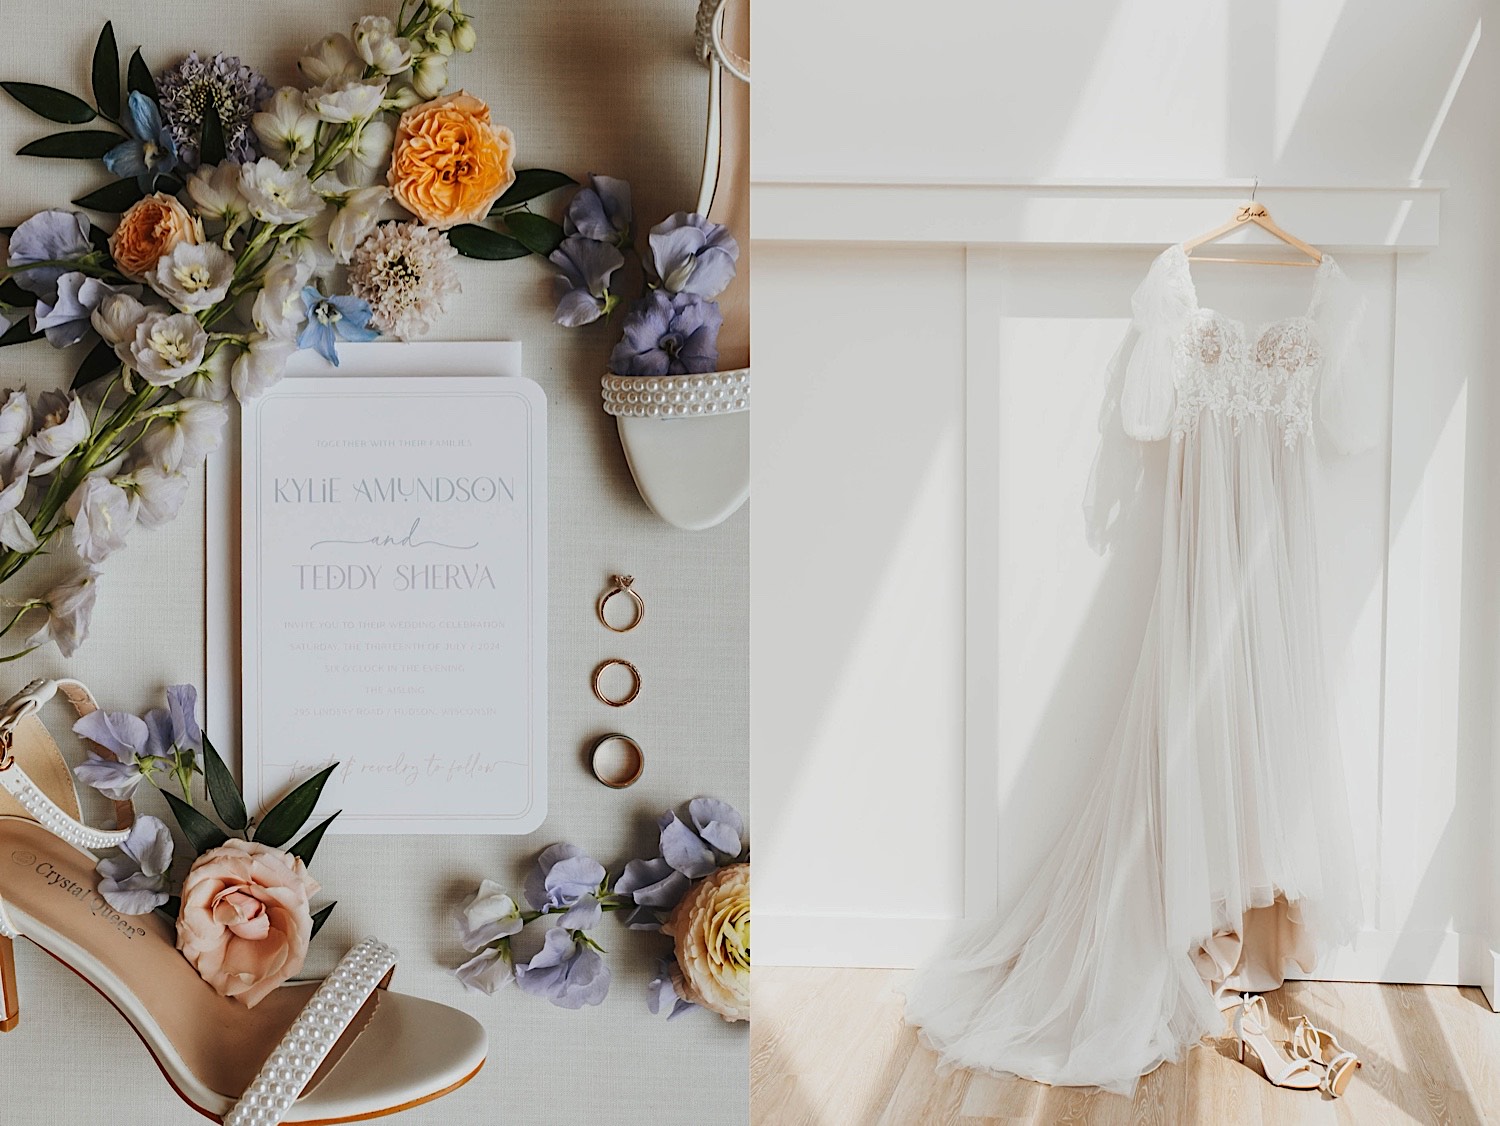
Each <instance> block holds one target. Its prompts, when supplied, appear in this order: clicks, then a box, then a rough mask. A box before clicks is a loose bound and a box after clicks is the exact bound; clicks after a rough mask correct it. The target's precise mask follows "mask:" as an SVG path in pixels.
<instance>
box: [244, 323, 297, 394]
mask: <svg viewBox="0 0 1500 1126" xmlns="http://www.w3.org/2000/svg"><path fill="white" fill-rule="evenodd" d="M296 351H297V342H296V341H295V340H285V339H281V340H278V339H274V338H272V337H260V338H252V339H251V341H250V348H249V350H248V351H246V352H244V353H243V354H242V355H241V356H240V358H239V359H237V360H235V362H234V371H233V373H232V374H231V375H230V382H231V385H232V386H233V387H234V394H235V398H237V399H239V401H240V402H242V403H243V402H247V401H249V400H250V399H254V398H255V397H256V396H258V395H261V394H264V393H265V392H266V391H267V390H269V389H270V388H272V387H274V386H275V385H276V384H278V383H280V382H281V377H282V376H283V375H285V374H286V364H287V361H288V360H290V359H291V358H292V354H293V353H294V352H296Z"/></svg>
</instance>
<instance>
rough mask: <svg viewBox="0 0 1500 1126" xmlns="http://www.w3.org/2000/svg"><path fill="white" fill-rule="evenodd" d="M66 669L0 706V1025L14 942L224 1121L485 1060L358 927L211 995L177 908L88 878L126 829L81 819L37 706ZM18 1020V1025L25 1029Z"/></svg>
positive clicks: (354, 1106)
mask: <svg viewBox="0 0 1500 1126" xmlns="http://www.w3.org/2000/svg"><path fill="white" fill-rule="evenodd" d="M57 696H61V697H62V698H63V699H65V700H66V701H67V702H68V703H70V704H72V706H73V708H74V710H75V711H76V712H77V713H78V715H79V716H80V717H81V716H84V715H87V714H89V713H90V712H93V711H95V710H96V709H97V706H98V705H97V704H96V703H95V702H94V697H93V696H92V695H91V694H90V693H89V691H88V689H87V688H85V687H84V686H83V685H81V684H79V683H78V682H77V681H72V680H61V681H36V682H33V683H32V684H30V685H28V686H27V687H26V688H25V689H23V690H22V692H21V693H20V694H19V695H17V696H15V697H13V698H12V699H11V700H10V701H9V702H8V703H7V704H5V705H4V706H3V708H0V1031H3V1032H13V1030H15V1029H16V1028H17V1027H18V1026H19V1024H20V999H19V992H18V990H17V987H16V964H15V957H14V945H13V944H14V941H15V940H16V939H18V938H25V939H27V940H29V941H31V942H32V943H34V944H35V945H37V946H38V947H40V948H41V949H42V950H43V951H44V952H46V953H47V954H49V955H51V956H52V957H53V958H55V959H56V960H57V961H59V962H61V963H62V964H63V965H65V966H66V967H68V969H70V970H72V971H73V972H74V973H76V974H78V976H79V977H81V978H83V979H84V980H85V981H86V982H88V983H89V984H90V985H91V986H93V987H94V989H95V991H97V992H98V993H99V994H100V995H101V996H102V997H103V998H104V999H105V1000H106V1001H108V1002H109V1003H110V1004H111V1005H113V1006H114V1008H115V1009H117V1010H118V1011H119V1013H120V1015H121V1016H123V1017H124V1018H125V1020H126V1021H127V1022H128V1023H129V1024H130V1026H131V1028H132V1029H133V1030H134V1031H135V1033H136V1035H137V1036H139V1037H140V1039H141V1042H142V1043H143V1044H144V1045H145V1046H146V1049H147V1051H149V1052H150V1053H151V1056H152V1058H153V1060H154V1061H155V1062H156V1065H157V1067H158V1068H159V1069H160V1070H161V1073H162V1075H163V1077H164V1078H165V1079H166V1080H167V1082H168V1083H169V1084H170V1085H171V1087H172V1089H173V1090H175V1091H176V1092H177V1094H178V1095H179V1096H181V1098H182V1099H183V1100H184V1101H185V1102H187V1103H188V1104H189V1105H190V1106H192V1107H193V1108H194V1109H195V1110H197V1111H199V1112H200V1113H201V1114H203V1115H205V1116H206V1117H208V1118H210V1119H213V1120H214V1121H217V1122H223V1123H225V1124H226V1126H274V1124H276V1123H283V1122H284V1123H298V1124H300V1126H312V1124H313V1123H332V1122H349V1121H355V1120H361V1119H367V1118H377V1117H380V1116H382V1115H386V1114H392V1113H395V1112H396V1111H399V1110H404V1109H406V1108H407V1107H411V1106H415V1105H417V1104H418V1103H424V1102H427V1101H429V1100H431V1099H435V1098H437V1097H438V1096H439V1095H443V1094H446V1093H447V1092H448V1091H451V1090H453V1089H455V1088H456V1087H459V1086H462V1085H463V1084H464V1083H465V1082H467V1081H468V1080H469V1079H471V1078H473V1076H474V1075H475V1074H476V1073H477V1072H478V1071H479V1069H480V1067H481V1066H482V1065H483V1064H484V1060H485V1055H486V1051H487V1047H486V1039H485V1032H484V1029H483V1027H482V1026H481V1025H480V1024H479V1023H478V1022H477V1021H475V1020H474V1019H473V1018H472V1017H470V1016H468V1015H467V1014H466V1013H463V1012H460V1011H458V1010H457V1009H452V1008H449V1007H448V1006H446V1005H440V1004H437V1003H435V1002H432V1001H425V1000H422V999H420V998H417V997H410V996H407V995H405V994H402V993H394V992H391V991H390V989H389V986H390V981H391V975H392V974H393V973H394V971H395V966H396V952H395V951H394V950H392V949H391V948H390V947H389V946H387V945H385V944H384V943H383V942H380V941H378V940H377V939H374V938H367V939H365V940H364V941H362V942H360V943H359V944H358V945H356V946H355V947H354V948H353V949H352V950H350V951H349V952H348V953H347V954H346V955H344V957H343V958H342V959H341V960H340V961H339V963H338V965H337V966H336V968H335V969H334V971H333V972H332V973H331V974H330V975H329V976H328V977H326V978H324V979H323V980H322V981H301V982H298V981H292V982H288V983H287V984H285V985H282V986H280V987H279V988H275V989H272V990H271V991H270V994H269V995H268V996H266V997H265V998H264V999H263V1000H261V1001H259V1003H258V1004H256V1005H255V1006H254V1007H253V1008H252V1007H247V1006H246V1005H245V1004H243V1003H242V1002H240V1001H237V1000H234V999H231V998H227V997H222V996H220V995H219V993H218V992H216V991H215V990H214V989H213V988H212V987H211V986H210V985H209V984H208V982H206V981H205V980H204V979H203V978H202V977H200V976H199V974H198V972H197V970H196V969H194V967H193V965H192V964H191V963H189V962H188V960H187V959H186V958H184V957H183V955H182V954H181V953H179V952H178V949H177V942H176V933H175V930H174V926H173V924H172V922H170V921H169V920H167V919H166V918H164V917H163V916H162V915H160V914H158V913H156V912H152V913H150V914H146V915H122V914H120V913H118V912H117V911H115V910H114V909H112V908H111V907H110V906H109V905H108V903H107V902H106V901H105V899H104V897H103V896H102V895H101V894H100V892H99V875H98V873H97V872H96V871H95V865H96V863H97V862H98V858H97V857H96V856H95V855H94V853H93V851H92V850H94V849H104V848H114V847H118V846H119V845H121V844H123V843H124V842H125V840H126V838H127V837H128V836H129V825H130V821H131V818H132V816H133V815H132V813H131V810H130V806H129V803H128V802H124V803H116V813H117V820H118V822H119V827H118V828H116V829H96V828H93V827H91V826H89V825H87V824H85V823H84V822H83V819H82V815H81V813H80V812H79V802H78V794H77V792H76V790H75V789H74V785H73V775H72V773H71V772H70V771H69V769H68V764H67V763H66V761H65V760H64V758H63V756H62V753H61V752H60V751H59V749H58V746H57V743H56V742H54V741H53V739H52V736H51V735H50V734H49V733H48V731H47V728H46V727H45V726H44V725H43V723H42V721H41V718H40V716H39V715H38V713H39V712H40V711H41V710H42V708H43V706H44V705H46V704H47V703H48V702H49V701H50V700H52V699H54V698H55V697H57ZM20 1035H25V1033H24V1032H23V1033H20Z"/></svg>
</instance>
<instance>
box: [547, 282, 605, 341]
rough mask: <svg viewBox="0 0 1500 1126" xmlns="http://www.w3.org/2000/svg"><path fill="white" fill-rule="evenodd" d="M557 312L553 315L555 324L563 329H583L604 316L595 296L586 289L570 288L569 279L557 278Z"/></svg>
mask: <svg viewBox="0 0 1500 1126" xmlns="http://www.w3.org/2000/svg"><path fill="white" fill-rule="evenodd" d="M556 288H557V290H558V291H559V292H558V298H557V311H556V312H555V313H553V314H552V321H553V323H554V324H558V325H561V326H562V327H563V328H582V327H583V326H584V325H588V324H593V323H594V322H595V321H597V320H598V319H599V318H600V317H602V316H604V308H603V306H602V305H601V304H600V302H599V301H597V300H596V299H595V298H594V296H593V295H592V294H591V293H589V292H588V291H587V290H584V289H570V288H568V282H567V279H566V278H564V277H563V276H562V275H561V274H559V275H558V276H557V281H556Z"/></svg>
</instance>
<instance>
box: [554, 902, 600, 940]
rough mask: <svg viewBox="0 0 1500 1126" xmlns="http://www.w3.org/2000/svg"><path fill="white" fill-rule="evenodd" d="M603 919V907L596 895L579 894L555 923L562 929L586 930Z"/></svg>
mask: <svg viewBox="0 0 1500 1126" xmlns="http://www.w3.org/2000/svg"><path fill="white" fill-rule="evenodd" d="M603 920H604V907H603V905H601V904H600V902H599V899H598V897H597V896H594V895H580V896H579V897H578V898H577V899H576V900H574V901H573V906H571V907H569V908H568V909H567V910H566V911H565V912H563V915H562V918H560V919H558V920H557V925H558V926H560V927H562V928H563V929H564V930H570V931H586V930H592V929H593V928H594V927H597V926H598V925H599V924H600V923H601V922H602V921H603Z"/></svg>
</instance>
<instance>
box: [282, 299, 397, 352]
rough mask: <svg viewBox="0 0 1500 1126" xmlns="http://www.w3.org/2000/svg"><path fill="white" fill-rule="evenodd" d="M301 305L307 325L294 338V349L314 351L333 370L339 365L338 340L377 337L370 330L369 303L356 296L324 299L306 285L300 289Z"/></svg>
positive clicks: (377, 336)
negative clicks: (305, 312) (330, 365)
mask: <svg viewBox="0 0 1500 1126" xmlns="http://www.w3.org/2000/svg"><path fill="white" fill-rule="evenodd" d="M302 305H303V307H304V308H305V309H306V310H307V324H306V325H305V326H304V327H303V329H302V335H301V336H299V337H297V347H298V348H312V349H314V350H316V351H317V353H318V354H319V355H320V356H322V357H323V358H324V359H325V360H327V361H328V362H329V363H330V364H332V365H333V366H334V367H338V366H339V354H338V348H337V345H338V341H340V340H354V341H367V340H376V339H379V337H380V332H379V331H378V330H377V329H373V328H371V327H370V318H371V317H372V316H374V313H373V312H372V311H371V309H370V306H369V303H368V302H365V301H361V300H360V299H359V298H357V297H324V296H323V295H322V294H321V293H319V292H318V291H317V289H316V288H314V287H313V286H310V285H309V286H305V287H303V290H302Z"/></svg>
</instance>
